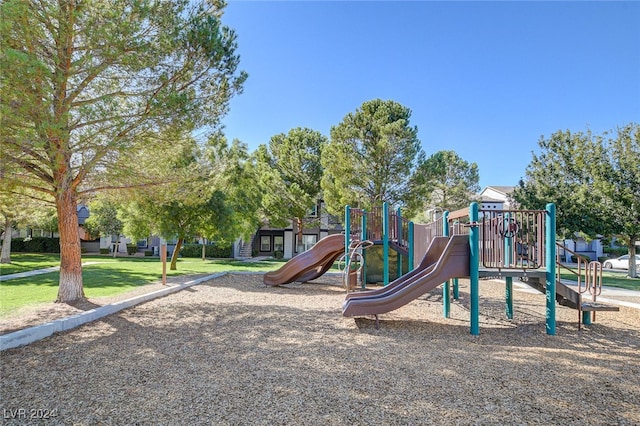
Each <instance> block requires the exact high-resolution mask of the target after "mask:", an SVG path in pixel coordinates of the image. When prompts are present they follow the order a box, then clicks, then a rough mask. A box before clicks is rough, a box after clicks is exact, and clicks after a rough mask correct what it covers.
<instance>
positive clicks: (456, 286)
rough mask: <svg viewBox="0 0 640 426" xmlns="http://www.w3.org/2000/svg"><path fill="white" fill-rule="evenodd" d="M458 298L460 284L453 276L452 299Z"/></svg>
mask: <svg viewBox="0 0 640 426" xmlns="http://www.w3.org/2000/svg"><path fill="white" fill-rule="evenodd" d="M447 215H449V212H447ZM456 223H458V221H456ZM446 226H447V229H449V224H448V223H447V224H446ZM459 298H460V286H459V283H458V279H457V278H454V279H453V299H454V300H458V299H459Z"/></svg>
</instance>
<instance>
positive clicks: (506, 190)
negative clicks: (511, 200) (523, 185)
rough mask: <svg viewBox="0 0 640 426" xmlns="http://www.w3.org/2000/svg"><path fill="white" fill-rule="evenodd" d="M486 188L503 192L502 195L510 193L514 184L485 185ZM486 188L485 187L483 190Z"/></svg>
mask: <svg viewBox="0 0 640 426" xmlns="http://www.w3.org/2000/svg"><path fill="white" fill-rule="evenodd" d="M487 188H491V189H493V190H495V191H498V192H501V193H503V194H504V195H507V194H510V193H512V192H513V190H514V189H515V188H516V187H515V186H487ZM487 188H485V190H486V189H487Z"/></svg>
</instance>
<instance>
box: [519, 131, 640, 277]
mask: <svg viewBox="0 0 640 426" xmlns="http://www.w3.org/2000/svg"><path fill="white" fill-rule="evenodd" d="M612 133H614V135H615V136H614V137H610V136H609V134H604V135H592V134H591V132H590V131H587V132H577V133H572V132H570V131H565V132H563V131H558V132H556V133H554V134H553V135H551V136H550V137H549V138H548V139H545V138H541V139H540V141H539V146H540V148H541V152H540V154H534V155H533V160H532V162H531V163H530V164H529V166H528V167H527V170H526V177H525V179H524V180H523V181H521V182H520V184H519V186H518V187H517V188H516V189H515V190H514V193H513V198H514V199H515V201H516V202H518V203H519V204H520V205H521V206H522V207H525V208H536V209H542V208H544V205H545V204H546V203H548V202H554V203H555V204H556V207H557V210H556V211H557V229H558V233H559V235H560V236H562V237H565V238H573V236H574V234H575V233H578V232H581V233H584V234H586V235H588V236H591V237H594V236H596V235H598V234H600V235H612V234H614V235H619V236H620V237H621V238H622V239H623V240H624V241H626V242H627V243H628V247H629V253H630V254H635V252H636V245H635V243H636V241H638V239H639V238H640V162H638V160H637V159H638V157H639V156H640V126H639V125H638V124H635V123H631V124H628V125H626V126H623V127H621V128H619V129H617V131H615V132H612ZM629 276H631V277H636V276H637V270H636V264H635V261H634V258H633V257H632V260H631V262H630V267H629Z"/></svg>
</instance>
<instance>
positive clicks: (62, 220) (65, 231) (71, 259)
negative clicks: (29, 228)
mask: <svg viewBox="0 0 640 426" xmlns="http://www.w3.org/2000/svg"><path fill="white" fill-rule="evenodd" d="M77 206H78V202H77V199H76V194H75V193H74V191H73V190H72V189H70V188H68V189H62V190H61V191H60V193H59V194H58V196H57V197H56V209H57V211H58V229H59V231H58V232H59V233H60V286H59V288H58V298H57V299H56V302H61V303H69V302H74V301H76V300H80V299H84V291H83V289H82V257H81V254H80V236H79V235H78V210H77Z"/></svg>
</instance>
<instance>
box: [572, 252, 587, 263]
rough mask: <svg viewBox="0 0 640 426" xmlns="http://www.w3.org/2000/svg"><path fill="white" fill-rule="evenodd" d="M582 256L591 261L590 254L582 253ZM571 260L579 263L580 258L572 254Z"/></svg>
mask: <svg viewBox="0 0 640 426" xmlns="http://www.w3.org/2000/svg"><path fill="white" fill-rule="evenodd" d="M580 257H582V258H583V259H584V260H586V261H587V262H591V258H590V257H589V256H587V255H586V254H581V255H580ZM571 261H572V262H573V263H578V258H577V257H576V256H575V255H573V254H572V255H571Z"/></svg>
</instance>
